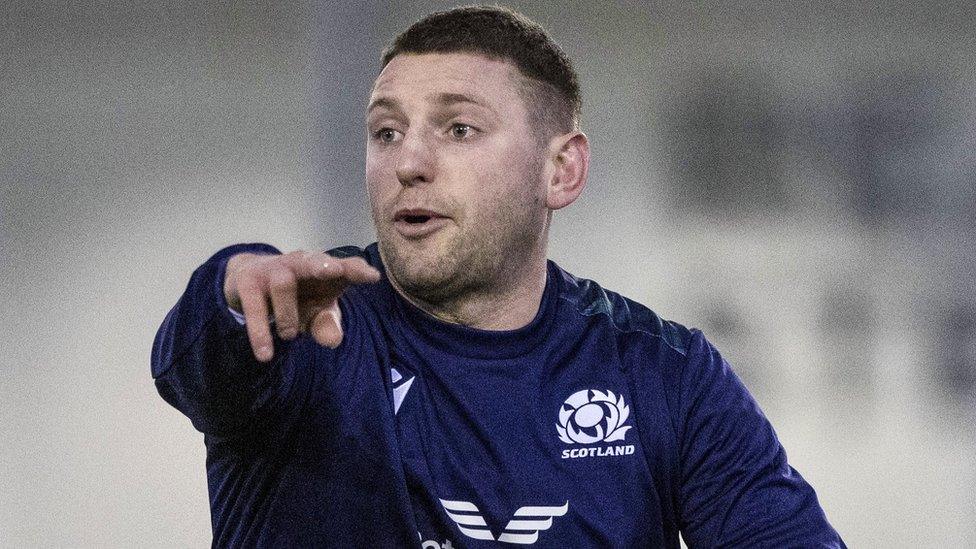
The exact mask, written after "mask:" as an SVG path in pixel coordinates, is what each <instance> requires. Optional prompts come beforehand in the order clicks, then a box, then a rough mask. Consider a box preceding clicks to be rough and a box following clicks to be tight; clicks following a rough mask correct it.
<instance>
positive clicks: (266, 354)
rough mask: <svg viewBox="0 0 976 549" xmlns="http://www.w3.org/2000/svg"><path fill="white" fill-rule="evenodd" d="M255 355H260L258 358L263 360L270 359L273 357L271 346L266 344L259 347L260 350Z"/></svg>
mask: <svg viewBox="0 0 976 549" xmlns="http://www.w3.org/2000/svg"><path fill="white" fill-rule="evenodd" d="M255 356H257V357H258V360H261V361H264V360H270V359H271V347H269V346H267V345H265V346H264V347H259V348H258V350H257V352H256V353H255Z"/></svg>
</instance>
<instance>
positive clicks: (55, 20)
mask: <svg viewBox="0 0 976 549" xmlns="http://www.w3.org/2000/svg"><path fill="white" fill-rule="evenodd" d="M228 4H229V3H228ZM512 5H513V6H514V7H516V8H517V9H519V10H521V11H523V12H524V13H525V14H526V15H528V16H529V17H531V18H533V19H535V20H536V21H538V22H539V23H541V24H542V25H543V26H545V27H546V28H547V29H549V30H550V31H551V33H552V34H553V36H554V37H555V39H556V40H557V42H559V43H560V44H561V45H562V46H563V48H564V49H565V50H566V51H567V53H568V54H569V55H570V57H571V58H573V59H574V60H575V62H576V67H577V69H578V71H579V73H580V75H581V78H582V87H583V92H584V108H583V112H584V114H583V129H584V131H586V132H587V134H588V135H589V136H590V139H591V142H592V147H593V165H592V170H591V174H590V180H589V185H588V187H587V189H586V191H585V193H584V195H583V197H582V199H581V200H580V201H579V202H578V203H577V204H575V205H574V206H572V207H571V208H569V209H567V210H564V211H561V212H559V213H558V214H557V215H556V217H555V227H554V232H553V236H552V244H551V257H553V258H554V259H555V260H556V261H557V262H558V263H560V264H561V265H562V266H563V267H564V268H566V269H568V270H570V271H571V272H574V273H575V274H577V275H579V276H583V277H587V278H594V279H596V280H598V281H600V282H601V283H602V284H603V285H604V286H606V287H608V288H611V289H614V290H617V291H619V292H621V293H623V294H624V295H627V296H629V297H632V298H634V299H637V300H639V301H641V302H643V303H645V304H647V305H649V306H650V307H651V308H653V309H654V310H656V311H657V312H658V313H659V314H661V315H662V316H665V317H667V318H671V319H674V320H677V321H679V322H681V323H683V324H686V325H690V326H697V327H701V328H702V329H703V330H704V331H705V333H706V334H707V335H708V336H709V337H710V338H711V339H712V340H713V341H714V342H715V343H716V344H717V345H718V347H719V348H720V349H722V350H723V352H724V355H725V357H726V358H727V359H728V360H729V361H730V362H731V363H732V364H733V366H734V367H735V368H736V370H737V371H738V373H739V374H740V376H741V377H742V378H743V379H744V380H745V381H746V383H747V385H748V386H749V387H750V388H751V390H752V391H753V393H754V395H755V396H756V398H757V399H758V400H759V402H760V403H761V405H762V406H763V408H764V410H765V412H766V414H767V415H768V416H769V417H770V419H771V420H772V422H773V424H774V425H775V426H776V428H777V431H778V433H779V435H780V436H781V438H782V440H783V443H784V445H785V446H786V448H787V451H788V453H789V456H790V460H791V462H792V464H793V465H794V466H795V467H796V468H797V469H798V470H799V471H800V472H801V473H803V475H804V476H805V477H806V478H807V479H808V480H809V481H810V482H811V483H812V484H813V486H814V487H815V488H816V490H817V492H818V495H819V497H820V501H821V503H822V505H823V507H824V509H825V510H826V513H827V516H828V518H829V519H830V520H831V522H832V523H833V524H834V525H835V527H836V528H837V529H838V530H839V531H840V532H841V534H842V535H843V536H844V538H845V540H846V541H847V542H848V544H849V545H850V546H852V547H886V548H888V547H916V546H930V547H976V497H974V493H976V472H974V471H976V427H974V425H976V421H974V420H976V414H974V383H976V285H974V283H976V280H974V278H976V277H974V270H976V269H974V268H973V264H974V259H976V92H974V90H976V69H974V66H976V53H974V52H976V35H974V31H973V28H974V26H973V24H974V22H976V8H974V5H973V4H972V3H971V2H968V1H967V0H954V1H945V2H939V1H930V2H874V1H871V2H867V1H863V2H846V3H842V4H838V3H834V2H806V3H803V6H802V7H799V6H794V5H790V6H786V5H784V3H780V2H771V1H761V0H752V1H748V2H739V3H736V4H735V5H732V4H731V3H721V4H719V3H715V4H698V3H687V2H656V3H653V4H648V3H644V2H618V3H602V2H599V3H598V2H593V3H582V2H566V1H560V2H555V1H551V2H531V3H529V2H525V3H523V2H515V3H513V4H512ZM444 7H450V5H448V4H441V3H433V2H368V1H367V2H361V3H359V4H346V3H322V4H313V3H311V2H301V1H289V2H282V1H276V2H271V1H263V2H251V3H248V4H247V5H240V4H236V3H235V4H234V5H225V3H216V2H200V3H195V2H173V1H168V0H164V1H156V2H84V3H66V2H17V1H14V2H10V1H7V2H4V3H3V4H2V7H0V14H2V18H0V33H2V34H0V63H2V70H0V229H2V232H0V299H2V308H3V314H2V315H0V319H2V323H3V326H2V330H0V345H2V351H0V361H2V362H0V437H2V440H3V444H2V446H0V546H3V547H205V546H208V545H209V544H210V518H209V507H208V499H207V487H206V477H205V471H204V459H205V454H204V446H203V437H202V435H201V434H199V433H198V432H196V431H194V430H193V428H192V426H191V425H190V423H189V421H188V420H187V419H186V418H185V417H183V416H182V415H180V414H179V413H178V412H177V411H176V410H175V409H173V408H171V407H169V406H168V405H167V404H166V403H165V402H164V401H163V400H162V399H161V398H159V396H158V395H157V394H156V391H155V388H154V386H153V384H152V380H151V377H150V373H149V350H150V346H151V344H152V339H153V336H154V334H155V331H156V328H157V327H158V325H159V323H160V322H161V321H162V319H163V316H164V315H165V314H166V312H167V310H168V309H169V308H170V307H171V306H172V304H173V303H174V302H175V301H176V299H177V298H178V297H179V295H180V293H181V292H182V290H183V288H184V286H185V284H186V282H187V280H188V279H189V276H190V274H191V272H192V271H193V269H194V268H195V267H196V266H197V265H198V264H200V263H201V262H203V261H204V260H205V259H206V258H207V257H208V256H209V255H211V254H212V253H213V252H214V251H216V250H217V249H218V248H220V247H223V246H225V245H227V244H230V243H233V242H240V241H266V242H271V243H274V244H276V245H277V246H279V247H281V248H284V249H295V248H306V249H322V248H328V247H332V246H334V245H339V244H358V245H365V244H367V243H369V242H371V241H372V239H373V233H372V228H371V225H370V222H369V217H368V214H367V210H366V199H365V193H364V190H363V185H362V181H363V173H364V169H363V157H364V137H363V135H364V130H363V124H362V119H363V112H364V106H365V100H366V97H367V93H368V90H369V88H370V86H371V84H372V80H373V78H374V77H375V76H376V74H377V72H378V58H379V52H380V51H381V49H382V47H383V46H384V45H385V44H386V43H387V42H388V40H389V39H390V38H391V37H392V36H393V35H394V34H395V33H396V32H398V31H400V30H402V29H404V28H405V27H406V26H408V25H409V23H410V22H412V21H413V20H415V19H416V18H418V17H420V16H422V15H423V14H425V13H427V12H429V11H431V10H433V9H438V8H444Z"/></svg>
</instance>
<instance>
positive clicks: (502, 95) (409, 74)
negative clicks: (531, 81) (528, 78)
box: [370, 53, 522, 105]
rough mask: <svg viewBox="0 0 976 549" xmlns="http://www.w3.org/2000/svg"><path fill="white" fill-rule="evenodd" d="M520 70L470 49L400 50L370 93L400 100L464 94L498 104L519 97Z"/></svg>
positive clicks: (374, 96)
mask: <svg viewBox="0 0 976 549" xmlns="http://www.w3.org/2000/svg"><path fill="white" fill-rule="evenodd" d="M521 78H522V76H521V74H520V73H519V72H518V69H516V68H515V65H513V64H512V63H510V62H508V61H499V60H496V59H489V58H488V57H485V56H483V55H478V54H470V53H424V54H400V55H397V56H396V57H394V58H393V59H392V60H390V62H389V63H388V64H387V65H386V67H384V68H383V72H381V73H380V75H379V76H378V77H377V78H376V82H375V83H374V84H373V90H372V93H371V94H370V103H372V102H373V101H375V100H376V99H377V98H380V97H390V98H394V99H399V100H406V99H417V98H432V97H436V96H438V95H440V94H445V93H447V94H463V95H467V96H470V97H473V98H475V99H477V100H479V101H481V102H484V103H487V104H492V105H498V104H505V103H509V102H511V101H513V100H516V99H518V89H519V86H520V84H521Z"/></svg>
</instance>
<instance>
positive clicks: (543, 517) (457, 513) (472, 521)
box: [440, 499, 569, 545]
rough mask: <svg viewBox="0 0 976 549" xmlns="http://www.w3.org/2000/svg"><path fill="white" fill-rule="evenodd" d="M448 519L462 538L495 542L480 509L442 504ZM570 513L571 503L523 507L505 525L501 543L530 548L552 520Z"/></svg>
mask: <svg viewBox="0 0 976 549" xmlns="http://www.w3.org/2000/svg"><path fill="white" fill-rule="evenodd" d="M440 502H441V505H442V506H443V507H444V511H445V512H446V513H447V516H449V517H451V520H453V521H454V523H455V524H457V527H458V530H460V531H461V533H462V534H464V535H465V536H468V537H469V538H473V539H483V540H486V541H495V536H494V535H493V534H492V533H491V530H490V529H488V523H486V522H485V517H484V516H483V515H482V514H481V511H480V510H479V509H478V506H477V505H475V504H473V503H471V502H469V501H450V500H446V499H442V500H440ZM568 510H569V501H566V503H564V504H562V506H560V507H538V506H527V507H519V508H518V510H516V511H515V516H514V517H512V520H510V521H508V524H506V525H505V530H504V531H502V533H501V534H500V535H499V536H498V538H497V540H498V541H500V542H502V543H515V544H519V545H530V544H533V543H535V542H536V541H538V539H539V532H542V531H545V530H548V529H550V528H552V519H553V518H555V517H561V516H563V515H565V514H566V511H568Z"/></svg>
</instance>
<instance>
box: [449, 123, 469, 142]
mask: <svg viewBox="0 0 976 549" xmlns="http://www.w3.org/2000/svg"><path fill="white" fill-rule="evenodd" d="M473 131H474V128H472V127H471V126H469V125H467V124H461V123H457V124H452V125H451V136H452V137H454V138H455V139H464V138H465V137H468V136H469V135H471V132H473Z"/></svg>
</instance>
